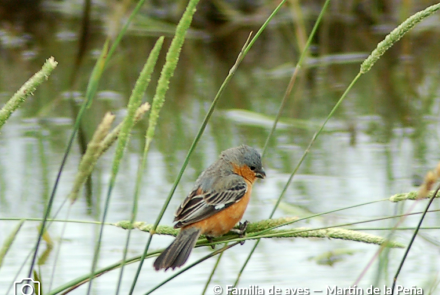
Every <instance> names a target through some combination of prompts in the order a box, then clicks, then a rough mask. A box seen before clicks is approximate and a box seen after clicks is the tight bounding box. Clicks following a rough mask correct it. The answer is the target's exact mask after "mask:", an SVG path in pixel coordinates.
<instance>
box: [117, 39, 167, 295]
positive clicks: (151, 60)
mask: <svg viewBox="0 0 440 295" xmlns="http://www.w3.org/2000/svg"><path fill="white" fill-rule="evenodd" d="M163 40H164V38H163V37H160V38H159V39H158V40H157V41H156V44H155V45H154V47H153V49H152V50H151V53H150V56H149V57H148V60H147V63H146V64H145V67H144V70H143V71H142V73H141V75H140V77H139V80H138V82H137V83H136V87H135V90H134V91H133V93H137V97H136V101H135V100H134V99H133V101H134V102H133V103H132V104H133V105H132V108H133V110H134V111H136V109H137V108H139V106H138V104H140V102H141V99H142V96H143V93H144V92H145V89H146V86H147V85H148V83H149V82H150V79H151V74H152V73H153V69H154V66H155V65H156V62H157V59H158V58H159V53H160V50H161V49H162V45H163ZM143 81H146V82H147V84H146V85H141V84H142V83H141V82H143ZM144 83H145V82H144ZM138 84H139V87H138ZM138 88H139V89H138ZM141 90H143V91H141ZM130 102H131V99H130ZM132 117H133V122H131V123H132V125H134V123H135V122H134V121H135V120H136V117H137V113H135V114H133V116H132ZM122 130H123V127H122V128H121V134H122ZM147 152H148V151H147V150H144V154H143V155H142V159H141V163H140V165H139V167H138V173H137V177H136V187H135V192H134V195H133V207H132V210H131V219H130V222H131V223H133V222H134V220H135V219H136V215H137V210H138V202H139V190H140V187H141V183H142V175H143V171H144V167H145V162H146V160H147ZM130 235H131V231H128V232H127V238H126V241H125V247H124V254H123V256H122V266H121V272H120V274H119V279H118V286H117V288H116V294H119V290H120V287H121V282H122V277H123V273H124V266H125V265H124V261H125V259H126V258H127V253H128V247H129V244H130Z"/></svg>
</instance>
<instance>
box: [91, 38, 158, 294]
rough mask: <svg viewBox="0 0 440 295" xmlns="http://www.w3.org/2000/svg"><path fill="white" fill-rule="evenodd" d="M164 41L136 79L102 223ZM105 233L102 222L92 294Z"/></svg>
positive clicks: (154, 51) (120, 137)
mask: <svg viewBox="0 0 440 295" xmlns="http://www.w3.org/2000/svg"><path fill="white" fill-rule="evenodd" d="M162 43H163V37H161V38H159V40H158V41H157V42H156V45H155V46H154V48H153V51H152V52H151V54H150V57H149V58H148V59H147V62H146V63H145V65H144V67H143V69H142V71H141V73H140V75H139V78H138V80H137V81H136V85H135V87H134V88H133V91H132V94H131V96H130V99H129V102H128V107H127V116H126V117H125V118H124V121H123V122H122V127H121V131H120V132H119V136H118V143H117V146H116V151H115V156H114V158H113V164H112V171H111V176H110V182H109V186H108V190H107V197H106V200H105V205H104V209H103V214H102V219H101V222H102V223H104V222H105V220H106V217H107V212H108V207H109V205H110V199H111V194H112V190H113V187H114V185H115V182H116V177H117V174H118V171H119V165H120V163H121V160H122V157H123V156H124V152H125V149H126V147H127V144H128V141H129V137H130V133H131V130H132V129H133V126H134V122H135V117H136V111H137V109H138V108H139V107H140V105H141V103H142V98H143V96H144V93H145V91H146V89H147V87H148V84H149V83H150V79H151V74H152V73H153V70H154V66H155V65H156V61H157V58H158V56H159V52H160V49H161V48H162ZM103 233H104V224H102V225H101V226H100V229H99V235H98V239H97V242H96V246H95V252H94V255H93V262H92V269H91V272H90V273H91V277H90V282H89V286H88V291H87V294H90V291H91V286H92V283H93V273H94V272H95V269H96V265H97V262H98V257H99V252H100V248H101V240H102V236H103ZM121 275H122V273H121ZM118 285H119V283H118Z"/></svg>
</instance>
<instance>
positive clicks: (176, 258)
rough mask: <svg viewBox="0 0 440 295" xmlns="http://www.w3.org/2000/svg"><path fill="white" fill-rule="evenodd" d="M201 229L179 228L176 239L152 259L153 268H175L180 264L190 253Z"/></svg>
mask: <svg viewBox="0 0 440 295" xmlns="http://www.w3.org/2000/svg"><path fill="white" fill-rule="evenodd" d="M200 232H201V230H200V229H199V228H196V227H189V228H185V229H181V230H180V233H179V235H178V236H177V237H176V239H175V240H174V241H173V242H172V243H171V245H169V246H168V248H166V249H165V250H164V251H163V252H162V253H161V254H160V255H159V257H157V258H156V261H154V264H153V266H154V268H155V269H156V270H160V269H163V268H165V270H167V269H168V268H172V269H174V268H176V267H179V266H182V265H183V264H184V263H185V262H186V261H187V260H188V257H189V255H190V254H191V251H192V249H193V248H194V246H195V244H196V242H197V239H198V238H199V236H200Z"/></svg>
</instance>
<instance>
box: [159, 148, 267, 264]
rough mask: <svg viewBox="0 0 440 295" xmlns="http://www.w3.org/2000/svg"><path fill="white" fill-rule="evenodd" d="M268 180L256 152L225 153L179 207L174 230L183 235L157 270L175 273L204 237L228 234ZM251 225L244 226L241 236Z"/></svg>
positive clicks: (243, 150)
mask: <svg viewBox="0 0 440 295" xmlns="http://www.w3.org/2000/svg"><path fill="white" fill-rule="evenodd" d="M265 177H266V172H265V171H264V169H263V167H262V163H261V155H260V153H259V152H258V151H257V150H256V149H255V148H253V147H250V146H247V145H241V146H238V147H234V148H230V149H227V150H225V151H223V152H221V154H220V156H219V159H218V160H217V161H216V162H215V163H213V164H212V165H211V166H209V167H208V168H207V169H206V170H205V171H203V172H202V173H201V174H200V176H199V177H198V178H197V180H196V182H195V184H194V187H193V188H192V190H191V192H190V193H189V194H188V195H187V196H186V198H185V199H184V200H183V202H182V203H181V204H180V206H179V207H178V209H177V211H176V213H175V214H174V222H176V224H175V225H174V228H180V232H179V234H178V235H177V237H176V238H175V240H174V241H173V242H172V243H171V245H169V246H168V248H166V249H165V250H164V251H163V252H162V253H161V254H160V255H159V256H158V257H157V258H156V260H155V261H154V263H153V266H154V268H155V269H156V270H157V271H158V270H161V269H165V271H166V270H168V269H169V268H171V269H173V270H174V269H175V268H176V267H180V266H182V265H183V264H184V263H185V262H186V261H187V260H188V257H189V255H190V254H191V251H192V249H193V248H194V246H195V244H196V242H197V240H198V238H199V237H200V235H202V234H203V235H205V236H206V237H207V239H208V241H210V240H211V239H212V238H214V237H219V236H222V235H224V234H226V233H228V232H229V231H230V230H231V229H232V228H233V227H234V226H235V225H236V224H237V223H238V222H239V221H240V220H241V218H242V217H243V214H244V212H245V210H246V207H247V205H248V203H249V199H250V196H251V191H252V185H253V184H254V182H255V180H256V179H257V178H261V179H264V178H265ZM247 224H248V222H247V221H246V222H244V223H240V226H239V231H238V233H239V234H240V236H243V234H244V232H245V230H246V227H247Z"/></svg>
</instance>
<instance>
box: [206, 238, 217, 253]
mask: <svg viewBox="0 0 440 295" xmlns="http://www.w3.org/2000/svg"><path fill="white" fill-rule="evenodd" d="M206 239H207V240H208V243H212V242H214V238H213V237H210V236H206ZM211 249H213V250H214V249H215V245H211Z"/></svg>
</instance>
